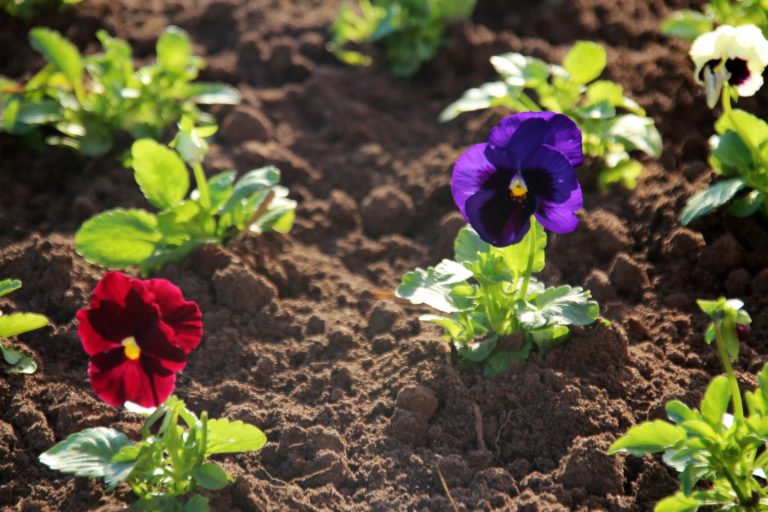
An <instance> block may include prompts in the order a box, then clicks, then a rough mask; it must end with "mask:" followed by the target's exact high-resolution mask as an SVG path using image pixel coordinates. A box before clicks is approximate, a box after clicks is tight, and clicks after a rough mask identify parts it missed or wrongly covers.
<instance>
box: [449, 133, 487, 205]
mask: <svg viewBox="0 0 768 512" xmlns="http://www.w3.org/2000/svg"><path fill="white" fill-rule="evenodd" d="M487 146H488V145H487V144H476V145H474V146H472V147H471V148H469V149H468V150H467V151H465V152H464V154H463V155H461V157H460V158H459V160H458V161H457V162H456V165H455V166H454V167H453V177H452V179H451V193H452V194H453V200H454V202H455V203H456V206H458V208H459V211H460V212H461V214H462V215H463V216H464V218H465V219H466V218H467V214H466V206H465V205H466V202H467V199H469V198H470V197H471V196H473V195H474V194H475V193H477V192H478V191H479V190H480V189H481V188H482V187H483V184H484V183H485V182H486V181H487V180H488V179H489V178H490V177H491V176H493V173H494V172H495V171H496V168H495V167H494V166H493V165H492V164H491V163H490V162H489V161H488V159H487V158H486V157H485V149H486V147H487Z"/></svg>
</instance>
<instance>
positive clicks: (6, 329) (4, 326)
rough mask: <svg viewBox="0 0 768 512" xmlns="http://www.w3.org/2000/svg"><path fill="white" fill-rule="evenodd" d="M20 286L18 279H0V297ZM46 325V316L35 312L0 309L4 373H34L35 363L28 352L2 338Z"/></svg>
mask: <svg viewBox="0 0 768 512" xmlns="http://www.w3.org/2000/svg"><path fill="white" fill-rule="evenodd" d="M19 288H21V281H19V280H18V279H3V280H0V297H2V296H4V295H8V294H9V293H11V292H14V291H16V290H18V289H19ZM46 325H48V318H46V317H45V316H43V315H38V314H37V313H10V314H7V315H4V314H3V312H2V311H0V360H1V361H2V362H4V363H5V365H7V366H4V367H2V369H1V370H2V371H4V372H6V373H34V372H35V371H36V370H37V364H36V363H35V361H34V359H32V357H31V356H30V355H28V354H25V353H24V352H22V351H20V350H17V349H15V348H12V347H10V346H8V345H6V344H5V343H3V341H4V340H6V339H8V338H10V337H11V336H18V335H19V334H24V333H26V332H29V331H34V330H35V329H40V328H41V327H45V326H46Z"/></svg>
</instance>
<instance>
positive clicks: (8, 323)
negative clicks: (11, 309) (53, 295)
mask: <svg viewBox="0 0 768 512" xmlns="http://www.w3.org/2000/svg"><path fill="white" fill-rule="evenodd" d="M46 325H48V319H47V318H46V317H44V316H43V315H38V314H35V313H11V314H10V315H2V316H0V339H3V338H9V337H11V336H16V335H19V334H23V333H25V332H29V331H34V330H35V329H40V328H41V327H45V326H46Z"/></svg>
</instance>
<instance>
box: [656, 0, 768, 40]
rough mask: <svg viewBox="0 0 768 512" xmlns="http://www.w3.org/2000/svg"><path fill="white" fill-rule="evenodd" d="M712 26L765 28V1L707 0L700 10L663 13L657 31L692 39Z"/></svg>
mask: <svg viewBox="0 0 768 512" xmlns="http://www.w3.org/2000/svg"><path fill="white" fill-rule="evenodd" d="M715 25H734V26H738V25H757V26H758V27H759V28H760V30H762V31H763V33H764V34H765V33H766V30H768V9H766V4H765V0H709V3H707V4H706V5H705V6H704V10H703V12H702V11H694V10H690V9H687V10H681V11H675V12H673V13H672V14H670V15H669V16H667V17H666V18H665V19H664V21H663V23H662V24H661V32H662V33H663V34H664V35H667V36H673V37H679V38H681V39H685V40H688V41H693V40H694V39H696V38H697V37H699V36H700V35H702V34H706V33H707V32H711V31H712V30H713V29H714V27H715Z"/></svg>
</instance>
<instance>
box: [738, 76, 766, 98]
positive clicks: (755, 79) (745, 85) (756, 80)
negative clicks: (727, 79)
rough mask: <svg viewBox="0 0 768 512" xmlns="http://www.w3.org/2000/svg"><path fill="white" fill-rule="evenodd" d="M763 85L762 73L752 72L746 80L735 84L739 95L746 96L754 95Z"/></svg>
mask: <svg viewBox="0 0 768 512" xmlns="http://www.w3.org/2000/svg"><path fill="white" fill-rule="evenodd" d="M762 87H763V77H762V75H757V74H754V73H753V74H752V75H750V76H749V77H748V78H747V79H746V80H744V81H743V82H741V83H740V84H739V85H737V86H736V92H738V93H739V96H742V97H745V98H746V97H748V96H754V95H755V94H756V93H757V91H759V90H760V88H762Z"/></svg>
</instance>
